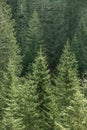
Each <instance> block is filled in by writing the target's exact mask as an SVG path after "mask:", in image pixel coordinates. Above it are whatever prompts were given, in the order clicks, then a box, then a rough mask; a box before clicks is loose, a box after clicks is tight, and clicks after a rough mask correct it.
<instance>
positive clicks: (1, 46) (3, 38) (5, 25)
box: [0, 0, 21, 122]
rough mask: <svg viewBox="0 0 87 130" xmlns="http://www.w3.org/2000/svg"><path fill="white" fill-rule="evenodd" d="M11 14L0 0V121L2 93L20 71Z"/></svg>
mask: <svg viewBox="0 0 87 130" xmlns="http://www.w3.org/2000/svg"><path fill="white" fill-rule="evenodd" d="M11 16H12V15H11V10H10V8H9V6H8V5H7V4H6V1H5V0H0V77H1V78H0V122H2V118H3V108H4V107H5V97H4V96H5V95H4V94H5V93H6V92H7V89H8V88H9V87H10V84H11V76H13V74H14V75H17V76H19V75H20V72H21V66H20V62H21V56H20V54H19V53H20V50H19V47H18V46H17V45H16V39H15V33H14V28H13V27H14V20H12V19H11ZM9 61H10V62H11V65H13V69H14V73H13V72H12V70H10V74H8V70H7V68H8V67H7V66H8V64H9ZM9 69H10V68H9ZM11 69H12V68H11Z"/></svg>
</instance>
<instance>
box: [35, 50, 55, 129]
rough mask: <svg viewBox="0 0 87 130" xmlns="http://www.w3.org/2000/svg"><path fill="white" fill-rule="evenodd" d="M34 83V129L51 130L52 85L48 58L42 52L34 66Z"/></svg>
mask: <svg viewBox="0 0 87 130" xmlns="http://www.w3.org/2000/svg"><path fill="white" fill-rule="evenodd" d="M32 82H33V84H32V87H33V94H32V96H33V103H34V106H35V107H34V112H33V123H34V129H38V130H44V129H45V130H50V129H51V128H52V127H53V126H52V125H53V124H52V123H53V120H52V117H53V114H52V104H51V103H52V97H51V96H52V85H51V79H50V74H49V70H48V66H47V62H46V57H45V56H44V55H43V52H42V50H40V52H39V53H38V56H37V58H36V59H35V63H34V64H33V73H32Z"/></svg>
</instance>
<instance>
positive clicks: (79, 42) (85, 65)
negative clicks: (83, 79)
mask: <svg viewBox="0 0 87 130" xmlns="http://www.w3.org/2000/svg"><path fill="white" fill-rule="evenodd" d="M86 42H87V28H86V23H85V19H84V18H81V19H80V23H79V25H78V28H77V30H76V33H75V35H74V38H73V41H72V44H71V47H72V50H73V52H74V53H75V54H76V58H77V59H78V63H79V72H80V74H81V75H82V73H86V72H87V58H86V55H87V46H86Z"/></svg>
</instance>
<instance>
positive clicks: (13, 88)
mask: <svg viewBox="0 0 87 130" xmlns="http://www.w3.org/2000/svg"><path fill="white" fill-rule="evenodd" d="M12 61H13V59H10V60H9V63H8V68H7V73H6V74H5V80H8V81H9V82H8V84H9V85H8V88H7V90H6V91H5V92H4V97H3V98H4V102H5V106H4V108H3V109H4V112H3V119H2V127H1V128H2V129H3V130H24V124H23V121H22V120H23V117H22V114H21V113H20V106H19V102H20V100H19V99H20V97H19V80H18V79H19V78H18V77H17V75H16V74H15V64H13V62H12Z"/></svg>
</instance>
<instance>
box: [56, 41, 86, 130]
mask: <svg viewBox="0 0 87 130" xmlns="http://www.w3.org/2000/svg"><path fill="white" fill-rule="evenodd" d="M56 87H57V103H58V111H59V122H60V124H62V125H63V127H65V128H67V129H68V128H69V129H70V130H85V128H86V127H85V125H86V113H85V112H86V108H85V105H86V102H85V98H84V95H83V94H82V92H81V88H80V87H81V86H80V81H79V78H78V72H77V61H76V59H75V56H74V54H72V52H71V49H70V46H69V44H68V43H67V44H66V46H65V48H64V50H63V54H62V56H61V58H60V64H59V66H58V76H57V77H56Z"/></svg>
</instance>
